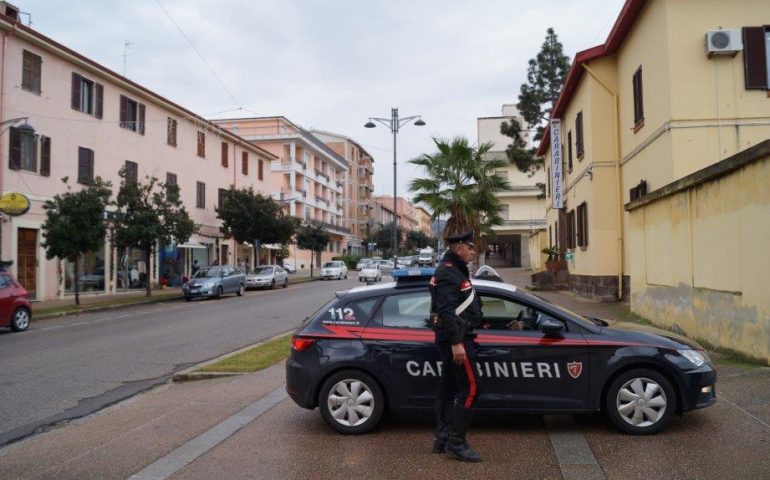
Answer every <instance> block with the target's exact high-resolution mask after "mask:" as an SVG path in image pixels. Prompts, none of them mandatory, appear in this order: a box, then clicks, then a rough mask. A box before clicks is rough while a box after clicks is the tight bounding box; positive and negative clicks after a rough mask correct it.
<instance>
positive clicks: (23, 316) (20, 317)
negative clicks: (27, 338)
mask: <svg viewBox="0 0 770 480" xmlns="http://www.w3.org/2000/svg"><path fill="white" fill-rule="evenodd" d="M16 326H17V327H19V328H20V329H22V330H24V329H25V328H27V327H28V326H29V315H27V312H26V311H25V310H19V311H18V312H16Z"/></svg>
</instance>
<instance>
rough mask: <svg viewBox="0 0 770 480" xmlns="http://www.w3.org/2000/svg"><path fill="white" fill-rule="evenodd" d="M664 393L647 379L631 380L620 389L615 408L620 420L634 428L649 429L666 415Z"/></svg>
mask: <svg viewBox="0 0 770 480" xmlns="http://www.w3.org/2000/svg"><path fill="white" fill-rule="evenodd" d="M667 406H668V401H667V399H666V392H665V391H663V388H661V386H660V385H659V384H658V383H657V382H655V381H653V380H650V379H649V378H643V377H640V378H632V379H631V380H629V381H627V382H626V383H625V384H623V386H622V387H620V390H618V395H617V398H616V400H615V407H616V408H617V410H618V414H619V415H620V418H622V419H623V420H624V421H625V422H626V423H628V424H629V425H633V426H634V427H650V426H652V425H655V424H656V423H658V421H660V419H661V418H662V417H663V415H664V414H665V413H666V407H667Z"/></svg>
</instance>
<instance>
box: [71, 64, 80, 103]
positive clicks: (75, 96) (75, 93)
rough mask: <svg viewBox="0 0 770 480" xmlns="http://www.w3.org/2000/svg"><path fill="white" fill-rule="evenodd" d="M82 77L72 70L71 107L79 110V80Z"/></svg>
mask: <svg viewBox="0 0 770 480" xmlns="http://www.w3.org/2000/svg"><path fill="white" fill-rule="evenodd" d="M81 79H82V77H81V76H80V75H78V74H77V73H75V72H72V109H73V110H80V81H81Z"/></svg>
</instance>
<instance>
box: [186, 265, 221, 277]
mask: <svg viewBox="0 0 770 480" xmlns="http://www.w3.org/2000/svg"><path fill="white" fill-rule="evenodd" d="M221 275H222V268H221V267H211V268H201V269H200V270H198V272H197V273H196V274H195V276H193V278H215V277H220V276H221Z"/></svg>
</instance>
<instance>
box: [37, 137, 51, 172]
mask: <svg viewBox="0 0 770 480" xmlns="http://www.w3.org/2000/svg"><path fill="white" fill-rule="evenodd" d="M40 175H42V176H44V177H50V176H51V138H50V137H43V136H41V137H40Z"/></svg>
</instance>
